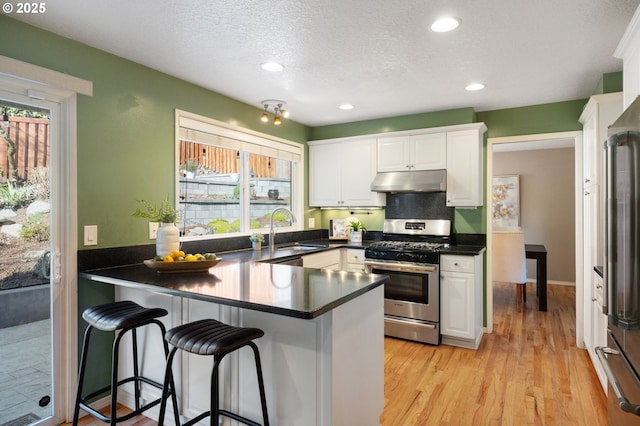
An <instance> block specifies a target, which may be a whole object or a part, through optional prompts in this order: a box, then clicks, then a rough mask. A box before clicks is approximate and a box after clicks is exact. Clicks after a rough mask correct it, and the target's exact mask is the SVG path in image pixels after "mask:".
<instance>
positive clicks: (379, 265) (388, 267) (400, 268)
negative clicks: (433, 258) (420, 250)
mask: <svg viewBox="0 0 640 426" xmlns="http://www.w3.org/2000/svg"><path fill="white" fill-rule="evenodd" d="M364 264H365V266H370V267H372V268H376V269H380V270H383V271H392V272H414V273H421V272H422V273H425V272H426V273H428V272H435V271H436V267H435V266H421V265H411V266H405V265H400V264H394V263H387V262H371V261H365V263H364Z"/></svg>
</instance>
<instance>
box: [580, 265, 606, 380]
mask: <svg viewBox="0 0 640 426" xmlns="http://www.w3.org/2000/svg"><path fill="white" fill-rule="evenodd" d="M591 277H592V286H593V287H592V292H593V293H592V295H593V297H592V298H591V311H590V318H589V319H590V321H591V324H590V325H591V327H590V328H591V330H590V339H585V340H586V342H585V343H586V346H587V352H589V356H590V357H591V362H592V363H593V366H594V368H595V370H596V374H597V375H598V379H600V384H601V385H602V389H604V391H605V392H607V376H606V373H605V372H604V369H603V368H602V363H601V362H600V360H599V359H598V356H597V355H596V352H595V348H596V347H598V346H601V347H605V346H607V326H608V325H607V316H606V315H605V314H603V313H602V292H603V288H602V286H603V282H602V277H601V276H600V275H599V274H598V273H596V272H595V271H593V272H592V274H591Z"/></svg>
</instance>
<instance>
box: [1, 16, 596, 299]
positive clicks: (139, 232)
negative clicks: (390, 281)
mask: <svg viewBox="0 0 640 426" xmlns="http://www.w3.org/2000/svg"><path fill="white" fill-rule="evenodd" d="M0 19H2V31H7V33H9V34H11V35H12V36H11V38H13V37H17V38H19V39H22V40H31V39H33V38H35V40H43V39H45V40H48V43H52V44H53V45H54V46H55V50H57V51H58V52H60V53H59V55H58V56H57V57H47V52H46V50H47V49H46V48H45V47H39V46H38V41H34V42H33V43H28V42H26V41H25V44H23V45H22V46H15V45H4V46H3V47H2V50H1V52H2V54H3V55H7V56H9V57H13V58H17V59H20V60H23V61H25V62H31V63H36V64H38V65H41V66H47V67H49V68H53V69H58V70H65V71H68V72H69V74H72V75H77V76H80V77H84V78H87V79H89V80H92V81H93V82H94V95H93V98H89V97H83V96H80V97H79V98H78V110H79V112H81V115H80V117H81V119H80V121H79V123H78V141H79V146H78V181H79V182H83V184H79V185H78V204H79V205H80V206H82V207H79V209H78V225H79V229H80V230H82V226H84V225H90V224H97V225H98V227H99V234H98V235H99V237H98V241H99V244H98V246H97V247H96V248H110V247H119V246H133V245H138V244H141V243H143V242H144V243H146V244H148V241H149V240H148V238H147V230H146V229H145V226H144V225H143V224H141V223H140V222H139V221H136V220H135V219H133V218H131V217H130V214H131V210H132V209H133V207H134V205H135V199H136V198H140V197H141V196H144V197H153V199H158V200H160V199H163V198H164V196H165V195H166V190H165V189H159V188H158V187H162V188H166V187H171V186H172V185H173V178H172V177H171V176H169V175H168V174H166V173H164V172H162V171H161V169H165V170H170V169H171V168H172V167H173V161H174V160H173V153H172V152H173V134H174V120H173V110H174V109H175V108H176V107H178V106H179V107H181V108H183V109H187V110H195V111H197V112H199V113H200V114H202V115H206V116H211V117H216V118H217V119H219V120H223V121H226V120H234V119H235V120H240V121H241V122H243V123H245V122H246V125H247V126H249V127H251V126H253V127H254V128H255V129H261V128H260V127H257V124H253V123H252V122H251V121H250V119H251V120H252V119H253V115H254V112H255V110H256V109H257V108H248V107H246V106H243V105H240V104H239V103H238V102H235V101H232V100H230V99H228V98H224V97H223V96H221V95H218V94H213V93H210V92H207V93H203V92H202V91H201V90H200V89H199V88H196V87H194V86H192V85H190V84H187V83H184V82H180V81H177V80H175V79H172V78H170V77H168V76H166V75H164V74H160V73H156V72H153V71H150V70H149V69H146V68H144V67H141V66H139V65H136V64H134V63H131V62H128V61H126V60H123V59H120V58H116V57H113V56H110V55H107V54H104V53H102V52H98V51H96V50H95V49H92V48H89V47H87V46H82V45H77V44H75V43H72V42H69V41H68V40H65V39H62V38H59V37H57V36H54V35H52V34H50V33H45V32H43V31H41V30H37V29H33V28H30V27H27V26H26V25H24V24H21V23H20V22H18V21H14V20H13V19H11V18H7V17H4V16H3V17H2V18H0ZM25 46H26V47H28V48H29V49H25ZM65 52H69V53H65ZM73 58H92V59H93V61H92V62H84V61H80V60H79V59H75V60H74V59H73ZM101 67H106V68H108V69H109V74H110V75H104V74H103V73H101V72H100V68H101ZM592 84H594V83H592ZM159 87H161V88H162V90H160V91H159V90H158V88H159ZM583 104H584V102H581V101H566V102H559V103H557V104H552V105H548V106H546V107H545V111H547V114H548V115H549V116H552V117H555V118H553V120H554V124H555V126H556V127H558V128H561V129H563V130H580V128H581V127H580V126H579V124H578V123H577V122H573V121H571V122H568V121H569V120H567V122H562V120H561V119H559V118H557V117H563V116H570V117H577V116H579V114H580V112H581V109H582V106H583ZM135 108H138V109H139V110H145V114H144V115H145V116H147V117H155V119H153V123H152V124H151V123H150V124H149V125H145V126H143V127H140V126H141V123H140V122H139V120H137V119H136V116H137V114H138V113H135V112H134V111H135ZM222 110H224V111H222ZM511 113H512V114H517V113H522V114H523V118H522V120H521V121H519V122H516V123H515V124H513V126H515V127H518V126H520V128H516V129H513V130H512V131H513V132H518V131H519V130H521V129H522V128H526V129H527V130H528V131H529V132H531V129H532V128H533V129H534V130H533V131H534V132H535V131H536V130H539V131H546V130H547V129H548V127H550V126H552V125H551V124H550V121H547V120H544V122H541V121H538V122H536V121H535V119H533V120H532V119H531V118H530V117H529V114H527V111H526V110H515V111H511ZM498 115H499V114H497V113H496V114H491V113H489V112H485V113H476V112H475V111H473V110H472V109H471V108H461V109H456V110H449V111H448V112H440V113H424V114H422V115H421V116H420V117H414V118H413V119H414V120H416V121H421V124H419V125H418V124H412V125H410V126H411V127H415V128H424V127H437V126H445V125H450V124H451V123H471V122H476V121H477V122H485V123H486V124H487V127H488V128H489V129H490V130H489V131H490V132H491V129H499V128H500V127H501V125H502V126H504V125H506V124H507V123H509V122H510V120H511V119H512V118H511V117H510V118H509V119H504V121H502V122H501V121H500V118H497V117H498ZM239 117H244V118H243V119H241V118H239ZM545 118H546V117H545ZM574 121H575V120H574ZM425 122H426V123H428V125H424V124H423V123H425ZM108 123H118V125H117V128H114V126H112V125H108ZM389 124H392V122H391V123H389V122H384V121H383V122H379V123H378V124H377V125H376V126H379V127H383V126H385V125H389ZM397 129H398V130H402V129H401V128H397ZM269 131H271V130H269ZM274 132H276V130H274ZM313 132H314V133H315V135H314V136H312V137H309V136H308V129H307V128H305V127H304V126H302V125H298V124H297V123H295V122H288V123H286V126H282V127H281V129H280V130H277V134H278V135H279V136H280V137H283V138H286V139H289V140H294V141H300V142H304V141H306V140H311V139H325V138H329V137H332V135H331V134H330V132H332V129H331V128H325V129H314V130H313ZM323 132H324V134H322V133H323ZM142 133H144V134H145V138H148V140H153V141H154V142H149V143H144V144H142V145H138V144H134V143H132V140H137V139H138V136H140V135H141V134H142ZM363 133H375V131H364V132H363ZM333 136H335V135H333ZM157 146H164V147H166V148H165V149H163V150H158V149H156V147H157ZM150 147H153V150H154V153H155V154H156V155H155V157H154V158H153V160H151V159H147V158H146V156H145V154H146V152H147V151H148V149H149V148H150ZM114 163H118V164H119V169H120V170H128V171H130V172H131V173H114V170H113V167H112V166H111V165H110V164H114ZM98 176H100V178H98ZM98 194H101V195H98ZM125 200H131V201H130V202H126V201H125ZM335 214H337V213H335V212H332V211H320V210H314V211H312V212H309V213H307V214H306V215H305V217H304V219H303V220H302V222H303V223H305V224H306V223H307V222H308V219H309V218H310V217H312V218H314V219H315V221H316V223H317V224H320V225H321V226H320V227H321V228H325V229H326V228H328V220H329V218H331V216H332V215H335ZM455 214H456V220H455V224H456V231H457V232H460V233H481V232H482V226H483V225H482V223H483V219H482V217H483V214H484V213H483V209H477V210H456V212H455ZM362 219H363V221H365V222H366V223H367V225H368V226H369V228H370V229H372V230H373V229H381V227H382V218H381V216H380V213H379V212H378V213H377V215H376V213H374V215H372V216H371V217H369V216H367V217H363V218H362ZM74 234H75V233H74ZM79 240H80V241H79V243H78V244H79V247H81V248H82V236H81V235H80V238H79ZM83 250H84V248H83ZM79 291H80V295H79V297H80V300H81V301H82V302H81V306H86V305H87V304H95V303H97V302H98V301H100V300H101V298H102V297H108V295H102V294H100V290H96V292H97V293H94V294H87V293H84V289H83V288H80V290H79Z"/></svg>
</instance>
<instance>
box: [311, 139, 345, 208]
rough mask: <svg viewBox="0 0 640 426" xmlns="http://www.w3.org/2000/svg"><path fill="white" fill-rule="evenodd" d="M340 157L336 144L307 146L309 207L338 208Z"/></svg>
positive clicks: (340, 196)
mask: <svg viewBox="0 0 640 426" xmlns="http://www.w3.org/2000/svg"><path fill="white" fill-rule="evenodd" d="M341 156H342V153H341V152H340V146H339V145H338V144H318V145H310V146H309V205H310V206H323V207H325V206H326V207H334V206H340V201H341V198H342V194H341V192H340V186H341V170H342V166H341V160H340V158H341Z"/></svg>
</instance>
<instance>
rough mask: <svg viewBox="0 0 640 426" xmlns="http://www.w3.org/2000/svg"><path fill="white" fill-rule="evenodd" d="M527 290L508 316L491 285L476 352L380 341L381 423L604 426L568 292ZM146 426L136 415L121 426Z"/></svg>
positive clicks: (94, 423) (601, 398)
mask: <svg viewBox="0 0 640 426" xmlns="http://www.w3.org/2000/svg"><path fill="white" fill-rule="evenodd" d="M527 287H528V289H527V291H528V295H527V303H526V305H525V306H524V309H523V311H522V312H516V309H515V301H516V298H515V288H514V287H513V285H511V284H504V283H494V331H493V333H492V334H485V335H484V337H483V340H482V343H481V344H480V347H479V348H478V350H477V351H474V350H469V349H462V348H454V347H451V346H445V345H441V346H430V345H423V344H420V343H415V342H408V341H404V340H399V339H393V338H385V356H384V364H385V367H384V368H385V391H384V392H385V394H384V403H385V406H384V412H383V413H382V417H381V424H382V425H383V426H412V425H415V426H418V425H420V426H424V425H438V426H440V425H460V426H465V425H474V426H475V425H500V426H504V425H518V426H519V425H550V426H553V425H558V426H570V425H589V426H599V425H606V424H607V416H606V396H605V394H604V392H603V390H602V388H601V387H600V382H599V381H598V378H597V376H596V374H595V370H594V369H593V366H592V365H591V360H590V358H589V356H588V354H587V352H586V351H585V350H583V349H579V348H577V347H576V345H575V341H576V339H575V335H576V331H575V288H574V287H569V286H557V285H549V286H548V299H549V302H548V309H549V310H548V311H547V312H539V311H538V310H537V298H536V295H535V286H532V285H529V286H527ZM120 410H123V412H125V411H126V408H124V407H120ZM154 424H155V422H154V421H152V420H150V419H147V418H146V417H143V416H138V417H136V418H135V419H132V420H130V421H129V422H126V423H125V425H126V426H134V425H135V426H151V425H154ZM98 425H103V423H102V422H100V421H98V420H96V419H94V418H92V417H90V416H86V417H84V418H83V419H81V421H80V426H98Z"/></svg>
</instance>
